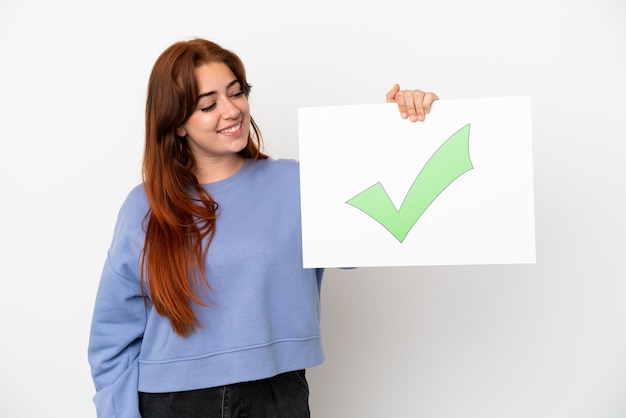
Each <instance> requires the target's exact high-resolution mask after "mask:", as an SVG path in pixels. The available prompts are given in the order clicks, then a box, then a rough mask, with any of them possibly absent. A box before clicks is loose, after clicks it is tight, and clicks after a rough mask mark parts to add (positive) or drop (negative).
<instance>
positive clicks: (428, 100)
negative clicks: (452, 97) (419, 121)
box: [422, 92, 439, 115]
mask: <svg viewBox="0 0 626 418" xmlns="http://www.w3.org/2000/svg"><path fill="white" fill-rule="evenodd" d="M435 100H439V96H437V95H436V94H435V93H432V92H428V93H426V94H424V100H423V101H422V103H423V105H424V112H425V113H426V114H427V115H428V114H429V113H430V107H431V105H432V104H433V102H434V101H435Z"/></svg>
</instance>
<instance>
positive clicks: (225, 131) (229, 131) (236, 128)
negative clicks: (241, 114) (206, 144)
mask: <svg viewBox="0 0 626 418" xmlns="http://www.w3.org/2000/svg"><path fill="white" fill-rule="evenodd" d="M240 129H241V122H239V123H238V124H237V125H235V126H231V127H230V128H225V129H221V130H219V131H217V132H219V133H221V134H234V133H235V132H237V131H239V130H240Z"/></svg>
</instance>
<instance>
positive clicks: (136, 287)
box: [88, 205, 147, 418]
mask: <svg viewBox="0 0 626 418" xmlns="http://www.w3.org/2000/svg"><path fill="white" fill-rule="evenodd" d="M126 206H127V208H126V209H128V205H126ZM122 212H124V207H123V209H122V211H121V213H120V217H118V223H117V225H116V230H115V233H114V239H113V243H112V244H111V248H110V249H109V252H108V255H107V259H106V262H105V264H104V268H103V270H102V276H101V278H100V284H99V287H98V293H97V295H96V301H95V307H94V312H93V317H92V322H91V333H90V337H89V349H88V358H89V364H90V366H91V374H92V378H93V381H94V384H95V387H96V395H95V397H94V403H95V406H96V411H97V416H98V418H140V414H139V399H138V393H137V387H138V377H139V368H138V367H139V366H138V357H139V351H140V348H141V343H142V338H143V333H144V330H145V327H146V320H147V308H146V304H145V303H144V299H143V297H142V295H141V288H140V282H139V277H138V270H139V267H138V266H139V259H138V257H139V250H140V244H141V237H140V234H138V233H137V231H136V228H133V226H132V218H131V222H129V219H128V217H125V216H123V213H122Z"/></svg>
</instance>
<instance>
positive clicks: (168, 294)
mask: <svg viewBox="0 0 626 418" xmlns="http://www.w3.org/2000/svg"><path fill="white" fill-rule="evenodd" d="M214 62H221V63H224V64H226V65H227V66H228V67H229V68H230V69H231V71H232V72H233V74H234V75H235V77H236V78H237V80H238V81H239V82H240V84H241V86H242V88H243V91H244V93H245V95H246V97H248V95H249V93H250V85H249V84H248V83H247V81H246V72H245V68H244V65H243V63H242V61H241V60H240V59H239V57H238V56H237V55H235V54H234V53H233V52H231V51H228V50H226V49H224V48H222V47H220V46H219V45H217V44H215V43H213V42H210V41H207V40H203V39H194V40H191V41H182V42H177V43H175V44H173V45H172V46H170V47H169V48H167V49H166V50H165V51H164V52H163V53H162V54H161V55H160V56H159V58H158V59H157V60H156V62H155V64H154V67H153V68H152V73H151V75H150V80H149V82H148V96H147V101H146V142H145V150H144V157H143V184H144V188H145V190H146V194H147V197H148V202H149V205H150V209H149V212H148V214H147V215H146V220H147V222H146V225H145V229H146V240H145V243H144V247H143V251H142V255H141V286H142V292H143V294H144V297H145V296H146V293H149V295H150V299H151V300H152V304H153V306H154V308H155V309H156V310H157V312H158V313H159V314H160V315H162V316H164V317H167V318H168V319H169V321H170V323H171V325H172V329H173V330H174V331H175V332H176V333H177V334H179V335H182V336H186V335H189V334H190V333H192V332H193V330H194V329H195V327H197V326H201V324H200V323H199V321H198V318H197V317H196V315H195V313H194V311H193V309H192V303H195V304H198V305H202V306H206V304H205V303H203V302H202V300H201V298H200V297H198V292H197V290H198V286H199V285H200V286H206V288H207V289H210V286H209V282H208V280H207V277H206V274H205V269H204V259H205V257H206V254H207V251H208V247H209V244H210V242H211V238H212V236H213V233H214V231H215V221H216V218H217V215H216V211H217V208H218V204H217V202H215V201H214V200H213V198H212V197H211V195H210V194H209V193H208V192H207V191H206V190H204V189H203V188H202V186H201V185H200V184H199V183H198V180H197V178H196V175H195V160H194V157H193V155H192V153H191V151H190V149H189V146H188V144H187V141H186V139H185V138H182V137H179V136H177V135H176V128H177V127H179V126H181V125H182V124H183V123H184V122H185V121H186V120H187V119H188V118H189V117H190V116H191V115H192V113H193V112H194V110H195V108H196V106H197V103H198V95H199V92H198V82H197V79H196V73H195V69H196V68H197V67H199V66H201V65H203V64H209V63H214ZM250 124H251V129H250V134H249V136H248V144H247V146H246V147H245V148H244V149H243V150H241V151H240V152H239V154H240V155H242V156H243V157H246V158H252V159H255V160H256V159H259V158H267V156H266V155H265V154H263V153H262V151H261V149H262V138H261V134H260V131H259V129H258V126H257V125H256V123H255V122H254V120H253V119H252V118H251V123H250Z"/></svg>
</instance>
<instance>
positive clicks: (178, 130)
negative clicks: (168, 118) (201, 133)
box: [176, 126, 187, 138]
mask: <svg viewBox="0 0 626 418" xmlns="http://www.w3.org/2000/svg"><path fill="white" fill-rule="evenodd" d="M176 135H178V136H180V137H183V138H184V137H186V136H187V131H186V130H185V128H183V127H182V126H179V127H178V128H176Z"/></svg>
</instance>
